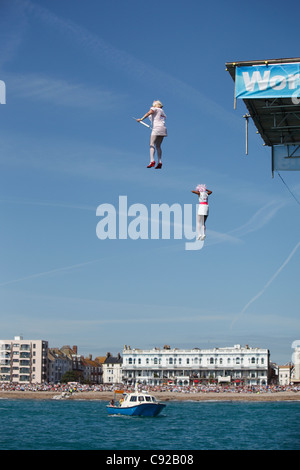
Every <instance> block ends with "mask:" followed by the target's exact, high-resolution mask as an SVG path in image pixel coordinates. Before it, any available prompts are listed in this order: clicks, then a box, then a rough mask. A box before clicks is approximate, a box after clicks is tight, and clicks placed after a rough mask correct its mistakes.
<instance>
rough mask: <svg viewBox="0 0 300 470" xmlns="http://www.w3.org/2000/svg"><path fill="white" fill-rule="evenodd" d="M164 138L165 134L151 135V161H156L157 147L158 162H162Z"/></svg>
mask: <svg viewBox="0 0 300 470" xmlns="http://www.w3.org/2000/svg"><path fill="white" fill-rule="evenodd" d="M163 140H164V136H163V135H153V134H151V137H150V161H151V162H154V154H155V148H156V151H157V157H158V163H161V154H162V151H161V144H162V141H163Z"/></svg>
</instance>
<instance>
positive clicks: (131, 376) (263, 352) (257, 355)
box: [123, 344, 270, 386]
mask: <svg viewBox="0 0 300 470" xmlns="http://www.w3.org/2000/svg"><path fill="white" fill-rule="evenodd" d="M269 356H270V354H269V350H268V349H260V348H251V347H249V346H248V345H246V346H245V347H242V346H240V345H239V344H237V345H235V346H232V347H224V348H213V349H199V348H193V349H178V348H174V349H171V347H170V346H167V345H165V346H164V347H163V348H154V349H151V350H142V349H131V347H130V346H126V345H125V347H124V350H123V382H124V383H125V384H134V383H136V382H141V383H144V384H147V385H162V384H171V383H172V384H176V385H184V386H187V385H192V384H199V383H209V382H214V383H225V384H226V383H227V384H228V383H234V384H236V385H237V384H240V385H267V383H268V373H269Z"/></svg>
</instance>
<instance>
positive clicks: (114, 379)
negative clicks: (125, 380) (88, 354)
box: [102, 353, 122, 384]
mask: <svg viewBox="0 0 300 470" xmlns="http://www.w3.org/2000/svg"><path fill="white" fill-rule="evenodd" d="M102 370H103V383H104V384H120V383H122V357H121V355H120V353H118V355H117V357H113V356H112V355H111V354H110V353H107V354H106V358H105V361H104V362H103V364H102Z"/></svg>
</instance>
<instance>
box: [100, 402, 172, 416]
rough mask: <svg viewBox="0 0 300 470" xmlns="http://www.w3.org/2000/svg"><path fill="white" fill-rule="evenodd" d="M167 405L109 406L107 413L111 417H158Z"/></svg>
mask: <svg viewBox="0 0 300 470" xmlns="http://www.w3.org/2000/svg"><path fill="white" fill-rule="evenodd" d="M165 406H166V405H163V404H162V403H142V404H140V405H135V406H128V407H122V406H111V405H108V406H107V412H108V414H110V415H125V416H151V417H152V416H157V415H159V413H160V412H161V411H162V409H163V408H164V407H165Z"/></svg>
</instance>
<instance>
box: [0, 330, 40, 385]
mask: <svg viewBox="0 0 300 470" xmlns="http://www.w3.org/2000/svg"><path fill="white" fill-rule="evenodd" d="M47 358H48V342H47V341H43V340H40V339H39V340H24V339H23V338H22V336H15V338H14V340H0V382H12V383H24V384H26V383H43V382H46V381H47V378H48V370H47V369H48V367H47V366H48V359H47Z"/></svg>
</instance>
